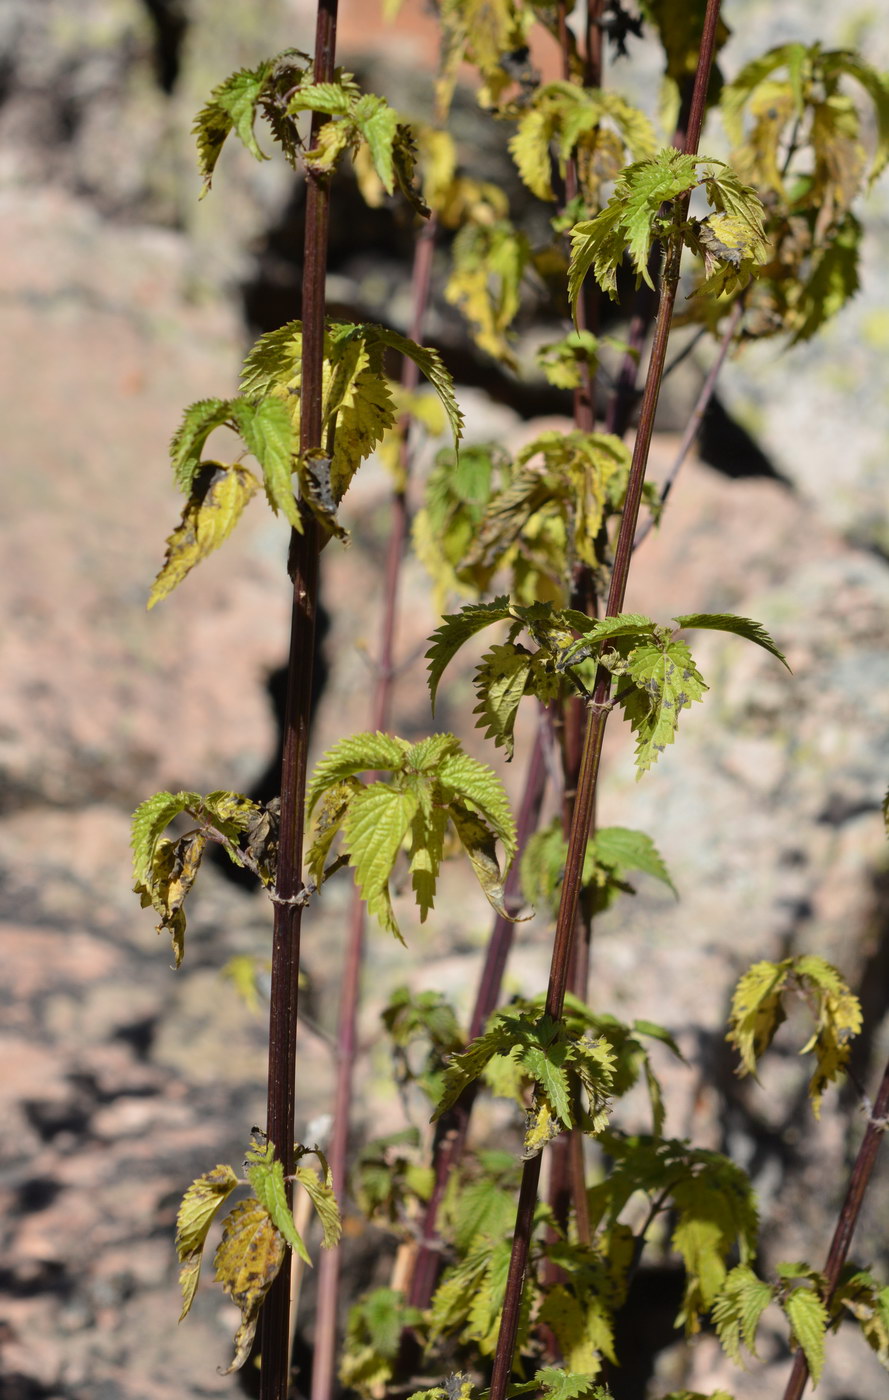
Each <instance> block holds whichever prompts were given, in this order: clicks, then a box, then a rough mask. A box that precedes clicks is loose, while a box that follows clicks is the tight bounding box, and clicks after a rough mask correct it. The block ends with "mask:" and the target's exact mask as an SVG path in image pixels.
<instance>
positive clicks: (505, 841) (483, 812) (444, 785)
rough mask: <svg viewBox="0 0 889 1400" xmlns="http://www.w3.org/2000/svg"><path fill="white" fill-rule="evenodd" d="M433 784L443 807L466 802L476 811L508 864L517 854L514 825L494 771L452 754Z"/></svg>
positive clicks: (446, 758)
mask: <svg viewBox="0 0 889 1400" xmlns="http://www.w3.org/2000/svg"><path fill="white" fill-rule="evenodd" d="M436 782H437V786H438V788H439V790H440V792H441V795H442V800H443V801H444V802H445V803H447V804H451V803H453V802H455V801H456V802H459V803H460V804H461V805H463V804H465V803H467V802H468V803H469V804H470V806H471V807H473V808H475V810H476V811H477V812H478V813H479V815H480V816H481V817H482V818H483V819H484V821H485V822H486V823H487V824H488V825H489V826H490V827H491V828H492V829H493V834H494V835H495V836H497V838H498V839H499V841H500V843H501V845H502V846H503V850H504V853H505V855H506V860H507V863H509V862H510V861H511V860H512V858H513V856H514V855H515V853H516V830H515V821H514V820H513V815H512V809H511V808H510V805H509V799H508V797H507V796H506V791H505V789H504V787H503V784H502V782H501V781H500V779H499V778H498V777H497V774H496V773H495V772H494V770H493V768H489V767H488V765H487V764H486V763H479V761H478V759H475V758H470V756H469V754H466V753H463V752H459V753H451V754H448V755H446V757H444V758H443V759H442V762H441V764H440V766H439V768H438V771H437V774H436ZM461 840H462V837H461Z"/></svg>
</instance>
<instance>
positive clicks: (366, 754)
mask: <svg viewBox="0 0 889 1400" xmlns="http://www.w3.org/2000/svg"><path fill="white" fill-rule="evenodd" d="M409 749H410V745H409V744H406V743H405V741H404V740H403V739H394V738H392V736H391V735H389V734H381V733H379V732H378V733H376V734H372V733H364V734H352V735H350V736H349V738H347V739H341V740H340V742H339V743H338V744H334V746H333V748H332V749H328V750H327V753H326V754H324V755H323V757H322V758H320V759H319V760H318V762H317V763H316V764H315V768H314V770H313V772H312V777H311V780H310V782H309V785H308V789H307V793H306V806H307V810H308V811H309V812H312V811H313V809H314V807H315V805H316V803H317V802H318V800H319V799H320V798H321V796H322V795H323V794H324V793H325V792H326V791H327V790H328V788H331V787H334V786H335V785H336V784H337V783H341V782H342V781H343V779H344V778H350V777H352V776H354V775H355V774H356V773H365V772H369V773H372V772H376V771H378V770H386V771H391V770H396V771H397V770H398V769H400V768H401V767H402V766H403V764H404V760H405V754H406V753H408V751H409Z"/></svg>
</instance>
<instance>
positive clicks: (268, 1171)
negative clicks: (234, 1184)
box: [244, 1137, 312, 1267]
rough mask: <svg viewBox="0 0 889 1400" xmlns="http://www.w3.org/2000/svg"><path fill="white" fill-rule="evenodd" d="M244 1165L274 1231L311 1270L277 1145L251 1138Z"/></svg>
mask: <svg viewBox="0 0 889 1400" xmlns="http://www.w3.org/2000/svg"><path fill="white" fill-rule="evenodd" d="M244 1166H245V1169H246V1173H247V1180H248V1181H249V1182H250V1185H251V1186H252V1187H253V1192H254V1195H255V1196H256V1199H257V1200H258V1201H259V1203H260V1204H261V1205H262V1206H263V1207H264V1208H265V1210H266V1211H267V1212H268V1215H269V1218H270V1220H271V1221H272V1224H273V1225H274V1227H275V1229H276V1230H278V1231H279V1233H280V1234H281V1235H282V1236H283V1237H284V1239H285V1240H286V1241H287V1243H288V1244H289V1245H290V1248H291V1249H293V1250H295V1251H296V1253H297V1254H298V1255H299V1257H300V1259H302V1261H303V1263H305V1264H308V1265H309V1266H310V1267H311V1263H312V1260H311V1258H310V1256H309V1252H308V1250H307V1249H306V1247H305V1245H304V1244H303V1240H302V1236H301V1235H300V1233H299V1231H298V1230H297V1228H296V1226H295V1225H294V1223H293V1211H292V1209H291V1207H290V1204H289V1202H288V1200H287V1188H286V1186H285V1183H284V1167H283V1166H282V1164H281V1162H280V1161H279V1160H278V1159H277V1158H276V1156H275V1148H274V1145H273V1144H272V1143H270V1142H263V1141H262V1140H261V1139H260V1138H258V1137H254V1138H252V1139H251V1142H250V1146H249V1148H248V1149H247V1155H246V1158H245V1161H244Z"/></svg>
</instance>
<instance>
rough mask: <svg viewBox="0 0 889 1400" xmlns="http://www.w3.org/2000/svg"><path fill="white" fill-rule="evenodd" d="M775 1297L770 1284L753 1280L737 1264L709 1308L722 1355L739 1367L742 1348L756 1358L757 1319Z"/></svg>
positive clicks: (744, 1267) (745, 1267)
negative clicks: (711, 1309) (722, 1351)
mask: <svg viewBox="0 0 889 1400" xmlns="http://www.w3.org/2000/svg"><path fill="white" fill-rule="evenodd" d="M774 1296H775V1290H774V1289H773V1288H772V1287H771V1285H770V1284H768V1283H764V1282H763V1280H762V1279H760V1278H757V1276H756V1274H755V1273H754V1272H753V1270H752V1269H751V1268H750V1266H749V1265H748V1264H739V1265H738V1266H737V1268H734V1269H732V1270H731V1272H730V1273H729V1274H728V1275H727V1277H726V1280H725V1283H724V1284H723V1287H722V1292H721V1293H720V1295H719V1297H718V1298H717V1299H716V1302H715V1304H714V1306H713V1322H714V1324H715V1327H716V1335H717V1336H718V1337H719V1340H720V1342H721V1344H722V1348H723V1350H724V1351H725V1353H726V1355H727V1356H729V1357H730V1358H731V1359H732V1361H734V1362H735V1363H736V1364H737V1365H738V1366H742V1365H743V1364H744V1363H743V1357H742V1353H741V1348H742V1346H744V1347H746V1349H747V1350H748V1351H749V1352H750V1354H751V1355H752V1356H756V1332H757V1328H758V1326H759V1319H760V1318H761V1316H762V1314H763V1312H764V1311H765V1309H766V1308H767V1307H768V1305H769V1303H770V1302H771V1301H772V1299H773V1297H774Z"/></svg>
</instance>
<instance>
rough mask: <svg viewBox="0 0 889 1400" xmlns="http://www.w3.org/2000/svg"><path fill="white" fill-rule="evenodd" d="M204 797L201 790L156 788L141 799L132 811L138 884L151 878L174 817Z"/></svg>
mask: <svg viewBox="0 0 889 1400" xmlns="http://www.w3.org/2000/svg"><path fill="white" fill-rule="evenodd" d="M200 801H201V795H200V793H199V792H156V793H155V794H154V796H153V797H149V798H147V799H146V801H145V802H142V803H140V805H139V806H138V807H137V808H136V810H135V812H134V813H133V819H132V832H131V845H132V848H133V878H134V879H135V880H136V882H137V883H138V884H140V885H141V884H145V883H146V881H147V880H148V878H149V876H150V873H151V867H152V864H153V862H154V855H155V851H156V849H157V843H158V841H159V840H160V837H161V836H162V834H163V832H164V830H165V829H166V827H168V826H169V824H170V822H171V821H172V820H173V818H174V817H178V816H179V813H180V812H184V811H186V810H187V809H188V808H189V807H196V806H197V805H199V803H200Z"/></svg>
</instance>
